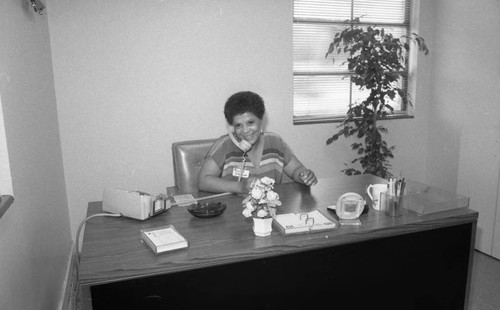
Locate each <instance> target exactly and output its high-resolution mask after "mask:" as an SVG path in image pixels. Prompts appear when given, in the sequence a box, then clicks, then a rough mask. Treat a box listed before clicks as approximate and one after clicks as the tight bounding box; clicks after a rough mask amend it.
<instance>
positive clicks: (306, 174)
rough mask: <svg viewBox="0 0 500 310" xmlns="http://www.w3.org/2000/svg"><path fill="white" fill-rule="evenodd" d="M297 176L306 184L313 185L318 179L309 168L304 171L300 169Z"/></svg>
mask: <svg viewBox="0 0 500 310" xmlns="http://www.w3.org/2000/svg"><path fill="white" fill-rule="evenodd" d="M299 177H300V179H301V180H302V182H303V183H304V184H305V185H307V186H313V185H315V184H316V183H318V179H317V178H316V175H315V174H314V172H313V171H312V170H310V169H306V170H304V171H302V172H301V173H300V174H299Z"/></svg>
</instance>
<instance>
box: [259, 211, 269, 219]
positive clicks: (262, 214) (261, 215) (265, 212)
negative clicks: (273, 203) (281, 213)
mask: <svg viewBox="0 0 500 310" xmlns="http://www.w3.org/2000/svg"><path fill="white" fill-rule="evenodd" d="M268 214H269V213H268V212H267V211H266V210H264V209H260V210H259V212H257V217H266V216H267V215H268Z"/></svg>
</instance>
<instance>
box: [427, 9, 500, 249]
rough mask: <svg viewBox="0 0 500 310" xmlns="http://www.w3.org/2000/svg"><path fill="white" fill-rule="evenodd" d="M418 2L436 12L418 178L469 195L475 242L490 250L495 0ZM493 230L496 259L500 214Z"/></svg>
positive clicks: (499, 136)
mask: <svg viewBox="0 0 500 310" xmlns="http://www.w3.org/2000/svg"><path fill="white" fill-rule="evenodd" d="M422 4H423V5H425V6H426V7H427V8H428V9H429V10H433V14H435V16H436V18H434V23H433V25H432V26H433V28H434V29H433V33H434V38H435V39H434V44H433V45H434V48H433V56H432V58H433V74H432V81H433V83H434V91H433V92H432V95H431V102H432V105H431V106H432V108H431V109H432V110H431V113H430V115H431V121H430V123H429V127H430V130H429V133H430V134H429V143H428V147H429V152H428V153H429V158H428V161H427V165H428V169H427V177H426V178H427V181H428V182H432V183H435V184H437V185H441V186H442V187H446V186H448V187H449V188H450V189H451V190H456V191H457V192H459V193H461V194H463V195H466V196H469V197H470V198H471V199H470V207H471V208H472V209H475V210H477V211H479V223H478V231H477V240H476V247H477V248H478V249H480V250H481V251H483V252H485V253H487V254H490V255H491V254H492V253H493V252H492V250H493V249H492V246H493V236H494V231H495V227H494V225H495V214H500V212H498V211H497V198H498V192H499V172H500V160H499V153H500V144H499V140H500V109H499V108H498V104H499V103H500V102H499V100H498V95H497V92H498V85H499V84H500V57H499V56H498V51H499V50H500V39H499V38H498V31H499V30H500V20H499V19H498V16H499V15H500V2H499V1H496V0H484V1H480V2H477V1H467V0H458V1H457V0H440V1H435V3H434V4H432V5H431V4H429V3H427V1H422ZM453 184H455V185H454V186H456V187H454V186H452V185H453ZM496 232H497V238H496V240H497V241H496V242H497V250H496V257H498V258H500V219H499V220H497V227H496Z"/></svg>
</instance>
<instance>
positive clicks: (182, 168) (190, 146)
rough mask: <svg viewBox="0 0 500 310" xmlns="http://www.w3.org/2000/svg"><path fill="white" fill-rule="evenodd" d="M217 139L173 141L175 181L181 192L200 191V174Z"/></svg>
mask: <svg viewBox="0 0 500 310" xmlns="http://www.w3.org/2000/svg"><path fill="white" fill-rule="evenodd" d="M214 142H215V139H205V140H191V141H180V142H174V143H172V158H173V162H174V181H175V186H176V187H177V189H178V190H179V192H180V193H183V194H192V193H196V192H198V174H199V172H200V169H201V165H202V164H203V159H204V157H205V155H206V154H207V152H208V150H209V149H210V147H211V146H212V144H213V143H214Z"/></svg>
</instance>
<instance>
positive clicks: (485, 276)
mask: <svg viewBox="0 0 500 310" xmlns="http://www.w3.org/2000/svg"><path fill="white" fill-rule="evenodd" d="M91 309H92V305H91V301H90V292H89V291H88V290H85V291H81V292H80V294H79V296H78V297H77V301H76V310H91ZM499 309H500V260H498V259H495V258H493V257H491V256H489V255H486V254H484V253H482V252H479V251H475V253H474V262H473V269H472V279H471V286H470V297H469V310H499Z"/></svg>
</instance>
